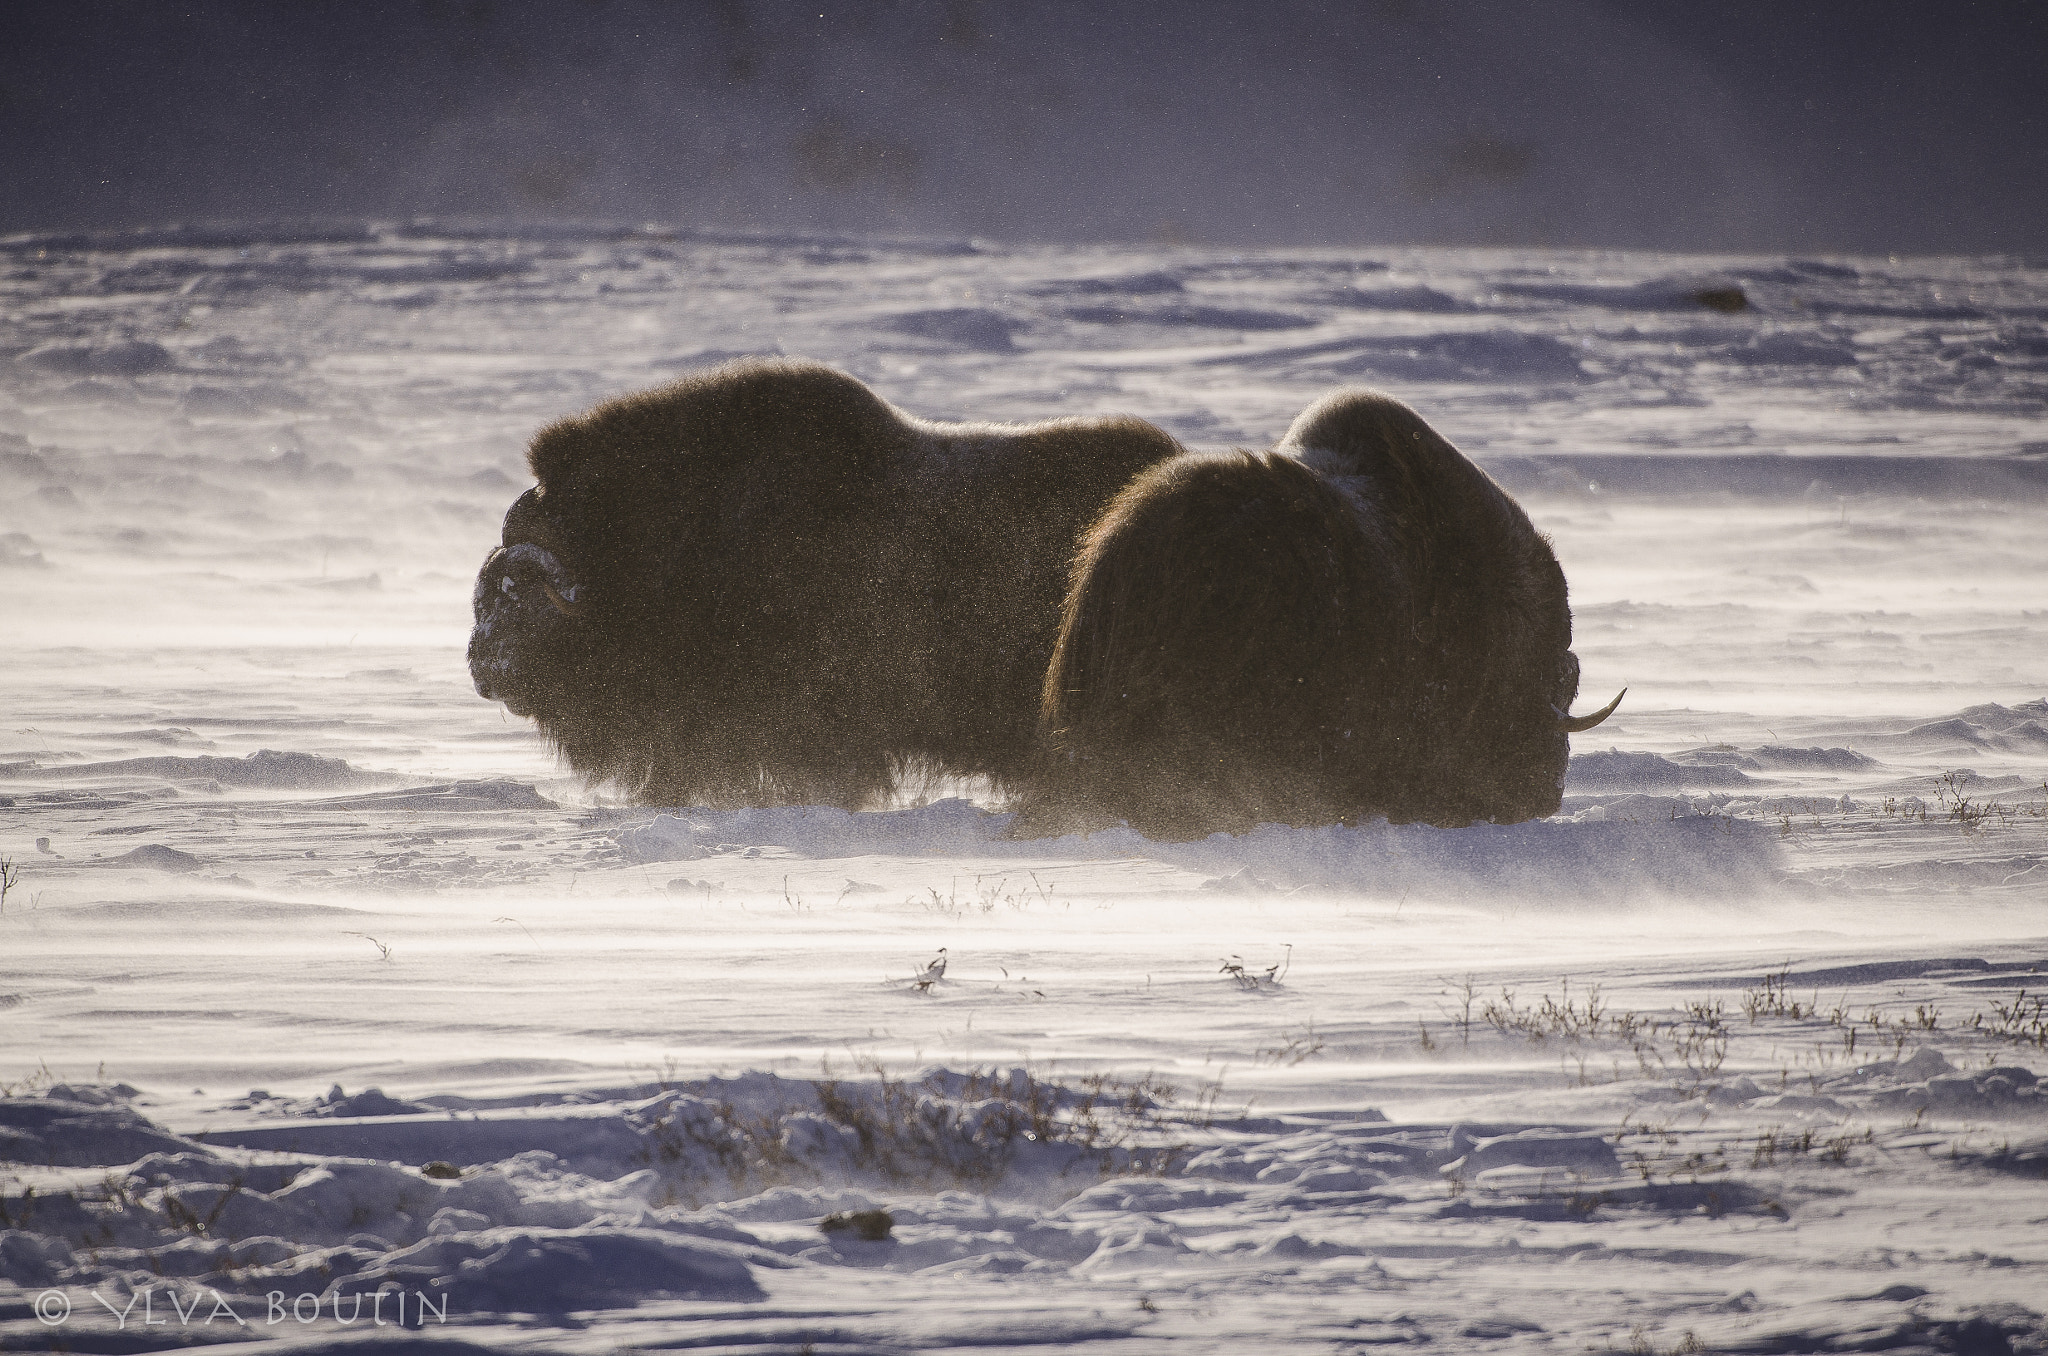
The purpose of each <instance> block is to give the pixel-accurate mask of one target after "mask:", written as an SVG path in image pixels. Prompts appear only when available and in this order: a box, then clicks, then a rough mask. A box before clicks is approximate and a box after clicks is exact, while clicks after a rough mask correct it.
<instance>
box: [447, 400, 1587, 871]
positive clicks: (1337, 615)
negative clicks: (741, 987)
mask: <svg viewBox="0 0 2048 1356" xmlns="http://www.w3.org/2000/svg"><path fill="white" fill-rule="evenodd" d="M530 461H531V465H532V467H533V472H534V476H535V478H536V479H537V480H538V481H539V484H538V485H537V486H536V487H535V488H534V489H533V490H530V491H528V492H527V494H526V495H524V496H522V497H521V499H520V500H519V501H518V502H517V503H515V504H514V505H513V507H512V510H511V512H510V513H508V514H507V515H506V519H505V531H504V538H503V542H504V544H503V546H502V547H500V548H499V549H498V550H496V551H494V552H493V553H492V555H491V557H490V559H489V560H488V561H486V562H485V565H484V569H483V571H482V573H481V574H480V575H479V576H478V581H477V593H476V630H475V633H474V634H473V635H472V637H471V641H470V668H471V672H472V674H473V675H474V676H475V679H476V683H477V690H478V691H479V692H481V693H483V695H485V696H486V697H493V698H497V699H500V700H503V701H504V702H505V704H506V705H507V706H508V707H510V708H511V709H512V710H513V711H514V712H516V713H518V714H520V715H527V716H531V717H533V718H534V719H535V720H537V721H538V722H539V723H540V725H541V726H542V728H543V729H545V730H546V731H547V733H548V734H549V736H550V737H551V738H552V739H554V741H555V742H556V743H557V745H558V746H559V747H560V748H561V750H562V751H563V753H565V754H566V755H567V757H568V759H569V761H570V763H571V764H572V765H573V766H574V767H575V768H576V769H577V770H578V771H579V772H581V773H583V774H585V775H586V776H588V777H590V778H592V779H593V780H598V779H604V778H616V779H617V780H618V781H619V782H620V783H621V784H622V785H623V786H624V787H626V788H627V789H628V790H629V791H631V792H632V793H633V794H635V795H636V796H637V798H638V799H640V800H642V801H643V802H648V803H654V804H671V805H673V804H706V805H714V806H734V805H757V804H773V803H782V802H793V803H806V804H827V805H839V806H844V807H846V808H849V809H855V808H859V807H861V806H863V805H868V804H872V803H873V802H874V801H875V800H876V798H877V797H879V796H881V795H882V794H883V793H885V792H886V791H887V790H888V789H889V788H890V787H891V786H892V784H893V783H894V781H895V779H896V778H897V777H898V775H899V774H900V773H901V771H902V769H903V768H904V767H905V766H906V765H908V764H911V763H923V764H926V765H930V766H936V767H937V768H939V769H942V770H944V771H946V772H950V773H954V774H959V775H969V776H972V775H979V776H985V777H988V778H991V779H993V780H994V781H995V782H997V783H998V784H999V785H1006V786H1008V787H1009V788H1010V789H1012V790H1014V791H1016V792H1019V793H1020V814H1019V817H1018V819H1017V821H1016V824H1015V826H1014V829H1013V832H1015V833H1017V834H1019V835H1025V834H1037V833H1050V832H1062V831H1067V830H1073V829H1090V828H1096V827H1101V826H1104V825H1108V824H1113V823H1115V822H1117V821H1119V820H1128V821H1129V822H1130V823H1131V824H1132V825H1133V826H1134V827H1135V828H1137V829H1139V830H1141V831H1142V832H1144V833H1147V834H1149V835H1152V836H1154V837H1167V838H1188V837H1197V836H1201V835H1204V834H1207V833H1211V832H1214V831H1217V830H1231V831H1236V830H1242V829H1247V828H1250V827H1252V826H1253V825H1255V824H1259V823H1264V822H1273V823H1282V824H1300V825H1312V824H1330V823H1340V822H1341V823H1355V822H1357V821H1358V820H1361V819H1365V818H1368V817H1372V816H1376V815H1384V816H1386V817H1387V818H1389V819H1392V820H1396V821H1412V820H1421V821H1426V822H1429V823H1435V824H1463V823H1469V822H1471V821H1473V820H1477V819H1496V820H1502V821H1512V820H1519V819H1526V818H1530V817H1532V816H1536V815H1543V814H1548V813H1551V812H1552V811H1554V810H1555V809H1556V808H1557V805H1558V800H1559V787H1560V785H1561V784H1562V781H1563V775H1564V767H1565V761H1566V745H1565V734H1564V732H1563V730H1562V729H1561V728H1560V725H1559V718H1558V714H1557V713H1558V712H1559V711H1562V710H1566V709H1569V707H1570V704H1571V700H1572V697H1573V695H1574V694H1575V693H1576V691H1577V687H1578V661H1577V660H1576V659H1575V658H1574V657H1573V656H1572V654H1571V651H1570V648H1569V647H1570V644H1571V616H1570V612H1569V610H1568V608H1567V607H1566V602H1565V584H1564V576H1563V575H1562V574H1561V573H1560V572H1559V570H1558V568H1557V562H1556V560H1555V559H1554V558H1553V557H1552V555H1551V552H1550V548H1549V545H1548V543H1546V542H1545V541H1544V540H1543V538H1542V537H1540V536H1538V535H1537V533H1536V532H1535V530H1534V529H1533V528H1532V527H1531V526H1530V524H1529V520H1528V519H1527V518H1526V517H1525V516H1524V515H1523V513H1522V511H1521V510H1520V509H1519V508H1517V507H1516V505H1515V504H1514V502H1513V501H1512V500H1511V499H1509V498H1508V496H1507V495H1506V494H1505V493H1504V492H1502V491H1501V489H1500V488H1499V487H1498V486H1496V485H1495V484H1494V483H1493V482H1492V481H1491V480H1490V479H1488V478H1487V477H1486V475H1485V474H1484V473H1483V472H1481V471H1480V470H1479V469H1478V468H1477V467H1475V466H1473V465H1472V463H1471V462H1469V461H1467V460H1466V459H1465V458H1464V457H1463V456H1462V455H1460V454H1459V452H1458V451H1457V449H1456V448H1454V447H1452V446H1451V445H1450V444H1449V443H1447V442H1445V441H1444V440H1443V439H1442V438H1441V437H1439V436H1438V435H1437V434H1436V433H1435V432H1434V431H1433V430H1432V429H1430V427H1429V426H1428V425H1427V424H1425V423H1424V422H1423V421H1422V420H1421V418H1420V417H1418V416H1417V415H1416V414H1415V412H1414V411H1413V410H1410V409H1409V408H1408V407H1407V406H1405V405H1403V404H1401V403H1400V402H1398V401H1396V400H1392V399H1390V398H1388V397H1386V396H1382V395H1378V394H1375V393H1373V392H1368V391H1343V392H1339V393H1337V394H1336V395H1333V396H1330V397H1329V398H1327V399H1325V400H1323V401H1320V402H1318V403H1317V404H1316V405H1314V406H1312V407H1311V408H1310V409H1309V410H1308V411H1307V412H1305V413H1304V414H1303V415H1302V416H1301V417H1300V418H1299V419H1297V420H1296V421H1295V423H1294V426H1293V427H1292V428H1291V429H1290V430H1289V431H1288V433H1287V436H1286V437H1285V438H1283V439H1282V440H1281V442H1280V444H1279V445H1278V446H1277V447H1275V448H1274V449H1273V450H1271V451H1268V452H1257V453H1253V452H1234V453H1230V454H1227V455H1221V456H1195V455H1189V454H1186V453H1184V452H1183V451H1182V450H1181V449H1180V448H1179V447H1178V446H1177V445H1176V444H1175V443H1174V442H1173V440H1172V439H1171V438H1169V437H1167V435H1166V434H1164V433H1162V432H1160V431H1159V430H1158V429H1156V428H1153V427H1152V426H1151V425H1149V424H1145V423H1142V422H1140V421H1138V420H1134V419H1108V420H1084V419H1068V420H1059V421H1056V422H1053V423H1047V424H1038V425H1020V426H1003V425H980V424H935V423H928V422H925V421H922V420H917V419H913V418H910V417H909V416H906V415H904V414H902V413H901V412H899V411H897V410H896V409H894V408H892V407H891V406H889V405H888V404H886V403H885V402H883V401H882V400H881V399H880V398H879V397H877V396H876V395H875V394H874V393H873V392H871V391H869V390H868V389H867V388H866V387H865V386H863V385H861V384H860V383H859V382H857V381H855V380H854V379H853V378H851V377H848V376H845V375H843V374H841V373H838V372H834V371H831V370H830V369H827V368H823V367H818V366H814V365H809V364H801V363H785V362H741V363H734V364H730V365H728V366H725V367H722V368H719V369H716V370H714V371H711V372H707V373H703V374H700V375H698V376H694V377H690V378H687V379H685V380H683V381H680V382H677V383H676V384H674V385H672V386H669V387H666V388H663V389H661V390H657V391H652V392H648V393H646V394H644V395H637V396H632V397H628V398H626V399H622V400H615V401H612V402H610V403H609V404H605V405H601V406H599V407H598V408H597V409H595V410H593V411H591V412H590V413H589V414H586V415H583V416H581V417H578V418H574V419H565V420H563V421H561V422H559V423H556V424H552V425H550V426H549V427H547V428H545V429H543V430H541V432H540V433H539V434H538V435H537V436H536V437H535V438H534V440H533V446H532V449H531V454H530ZM1077 550H1078V554H1075V552H1076V551H1077ZM1070 555H1071V556H1072V557H1073V559H1072V563H1071V570H1069V556H1070ZM551 599H552V601H551ZM1063 600H1064V606H1062V601H1063Z"/></svg>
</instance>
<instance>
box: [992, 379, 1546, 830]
mask: <svg viewBox="0 0 2048 1356" xmlns="http://www.w3.org/2000/svg"><path fill="white" fill-rule="evenodd" d="M1570 644H1571V615H1570V611H1569V609H1568V608H1567V606H1566V601H1565V584H1564V576H1563V574H1562V573H1561V572H1560V571H1559V569H1558V567H1557V562H1556V559H1555V558H1554V557H1553V556H1552V554H1551V551H1550V547H1549V544H1548V543H1547V542H1545V541H1544V539H1543V538H1542V537H1541V536H1539V535H1538V534H1537V533H1536V531H1535V529H1534V528H1533V527H1531V526H1530V524H1529V520H1528V518H1527V517H1526V516H1525V515H1524V514H1523V513H1522V511H1521V509H1520V508H1518V507H1517V506H1516V505H1515V503H1514V501H1513V500H1511V499H1510V498H1509V497H1508V496H1507V494H1506V493H1505V492H1503V491H1502V490H1501V489H1500V488H1499V487H1498V486H1497V485H1495V484H1494V483H1493V481H1492V480H1490V479H1489V478H1488V477H1487V476H1486V474H1485V473H1484V472H1482V471H1480V470H1479V469H1478V468H1477V467H1476V466H1474V465H1473V464H1472V463H1471V462H1469V461H1467V460H1466V459H1465V457H1464V456H1463V455H1461V454H1460V453H1459V452H1458V450H1457V449H1456V448H1454V447H1452V446H1451V445H1450V444H1449V443H1448V442H1446V441H1445V440H1444V439H1443V438H1441V437H1440V436H1438V435H1437V433H1436V432H1435V431H1434V430H1432V429H1431V428H1430V427H1429V425H1427V424H1426V423H1424V422H1423V421H1422V419H1421V418H1420V417H1419V416H1418V415H1416V414H1415V412H1414V411H1413V410H1411V409H1409V408H1408V407H1407V406H1406V405H1403V404H1401V403H1400V402H1399V401H1396V400H1393V399H1391V398H1389V397H1387V396H1383V395H1379V394H1377V393H1374V392H1368V391H1343V392H1339V393H1337V394H1335V395H1333V396H1330V397H1328V398H1326V399H1324V400H1322V401H1320V402H1318V403H1317V404H1316V405H1314V406H1312V407H1310V409H1309V410H1308V411H1306V412H1305V413H1304V414H1303V415H1302V416H1301V417H1300V418H1299V419H1297V420H1296V421H1295V423H1294V425H1293V427H1292V428H1291V429H1289V430H1288V433H1287V436H1286V437H1285V438H1284V439H1282V440H1281V443H1280V445H1279V446H1278V447H1277V448H1275V449H1274V450H1273V451H1271V452H1264V453H1245V452H1239V453H1232V454H1229V455H1227V456H1208V457H1194V456H1189V457H1182V458H1179V459H1177V460H1175V461H1172V462H1169V463H1166V464H1163V465H1159V466H1155V467H1153V468H1152V469H1151V470H1150V471H1148V472H1146V473H1145V474H1144V475H1142V476H1140V477H1139V478H1138V479H1137V480H1136V481H1134V482H1133V483H1132V484H1131V485H1130V486H1129V487H1128V488H1127V489H1125V490H1124V491H1123V492H1122V493H1121V494H1119V495H1118V496H1117V498H1116V500H1115V501H1114V502H1113V503H1112V504H1111V505H1110V506H1109V508H1108V511H1107V512H1106V513H1104V515H1103V516H1102V518H1101V519H1100V520H1099V521H1098V522H1097V523H1096V524H1095V525H1094V527H1093V528H1092V529H1090V531H1089V533H1088V535H1087V537H1086V539H1085V540H1084V541H1083V544H1082V550H1081V553H1080V555H1079V557H1078V558H1077V560H1076V561H1075V564H1074V570H1073V583H1072V588H1071V591H1070V593H1069V595H1068V597H1067V602H1066V608H1065V612H1064V616H1063V618H1062V624H1061V629H1060V638H1059V645H1058V649H1057V650H1056V651H1055V653H1054V657H1053V662H1052V665H1051V668H1050V670H1049V671H1048V673H1047V676H1046V682H1045V691H1044V697H1043V708H1044V715H1043V721H1044V726H1045V730H1046V736H1047V747H1046V749H1045V751H1044V753H1043V756H1042V761H1041V763H1040V765H1039V769H1038V772H1037V775H1036V776H1035V777H1034V778H1033V780H1032V782H1031V784H1030V786H1029V789H1028V794H1027V796H1026V798H1025V802H1024V805H1023V807H1022V813H1021V815H1020V818H1019V822H1018V828H1019V830H1020V831H1022V832H1027V833H1044V832H1056V831H1062V830H1071V829H1086V828H1094V827H1099V826H1101V825H1104V824H1109V823H1114V822H1115V821H1117V820H1119V819H1124V820H1128V821H1129V822H1130V824H1131V825H1132V827H1134V828H1136V829H1138V830H1140V831H1141V832H1144V833H1146V834H1148V835H1150V836H1153V837H1165V838H1189V837H1198V836H1201V835H1204V834H1207V833H1210V832H1214V831H1217V830H1228V831H1240V830H1243V829H1247V828H1250V827H1252V826H1253V825H1255V824H1259V823H1262V822H1274V823H1282V824H1304V825H1306V824H1329V823H1340V822H1341V823H1354V822H1357V821H1358V820H1360V819H1364V818H1368V817H1373V816H1380V815H1384V816H1386V817H1387V818H1388V819H1391V820H1393V821H1395V822H1409V821H1418V820H1419V821H1424V822H1428V823H1434V824H1466V823H1470V822H1472V821H1474V820H1479V819H1496V820H1501V821H1504V822H1506V821H1515V820H1521V819H1527V818H1531V817H1534V816H1538V815H1545V814H1550V813H1552V812H1553V811H1555V810H1556V808H1557V806H1558V802H1559V798H1560V787H1561V786H1562V784H1563V779H1564V769H1565V762H1566V755H1567V749H1566V737H1565V734H1564V732H1563V731H1562V730H1561V729H1560V728H1559V723H1558V716H1557V712H1558V711H1563V710H1567V709H1569V707H1570V704H1571V700H1572V697H1573V696H1574V694H1575V693H1576V692H1577V688H1578V661H1577V659H1576V658H1575V657H1574V656H1573V655H1572V654H1571V652H1570V649H1569V647H1570ZM1553 708H1555V710H1554V709H1553Z"/></svg>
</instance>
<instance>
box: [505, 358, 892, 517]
mask: <svg viewBox="0 0 2048 1356" xmlns="http://www.w3.org/2000/svg"><path fill="white" fill-rule="evenodd" d="M915 437H916V433H915V431H914V430H913V429H912V427H911V425H910V422H909V421H908V420H907V419H905V418H904V416H902V415H901V414H899V413H898V412H897V411H896V410H895V409H894V408H893V407H892V406H890V405H889V403H888V402H887V401H885V400H883V399H882V398H881V397H880V396H878V395H876V394H875V393H874V392H873V391H870V390H869V389H868V388H867V387H866V386H864V385H862V384H861V383H860V382H859V381H857V380H855V379H854V378H852V377H850V376H847V375H846V374H845V373H844V372H838V371H834V370H833V369H832V368H829V367H825V366H823V365H821V364H818V363H807V362H791V361H786V360H778V359H760V358H741V359H736V360H734V361H732V362H728V363H724V364H721V365H720V366H718V367H714V368H711V369H710V370H708V371H705V372H699V373H693V374H691V375H689V376H686V377H683V378H682V379H680V380H678V381H674V382H671V383H670V384H668V385H667V386H660V387H656V388H655V389H654V390H651V391H643V392H640V393H638V394H635V395H628V396H620V397H619V398H617V399H615V400H608V401H606V402H605V403H603V404H602V405H599V406H597V407H596V408H595V409H592V410H590V411H588V412H587V413H584V414H580V415H573V416H570V417H569V418H566V419H558V420H556V421H555V422H554V423H552V424H549V425H548V426H547V427H545V428H543V429H541V430H540V432H538V433H536V434H535V435H534V437H533V441H532V443H531V444H530V445H529V447H528V450H527V465H528V466H529V467H530V468H531V469H532V471H533V476H534V479H535V480H537V481H539V482H540V483H541V485H542V486H544V487H551V486H553V485H554V484H556V483H557V482H559V481H562V480H565V479H568V478H572V477H576V476H605V477H618V476H621V475H624V476H627V477H631V478H634V479H636V480H641V481H643V482H644V481H647V480H658V479H661V478H664V477H665V476H667V475H674V474H677V473H687V474H689V475H692V476H701V475H703V474H705V473H707V472H708V473H713V474H716V473H718V472H722V471H726V470H730V469H733V468H735V467H737V466H740V465H743V464H746V463H750V462H757V461H763V460H766V461H769V462H782V463H787V464H788V469H789V470H791V471H792V472H795V473H804V472H809V471H811V470H813V469H816V468H820V467H826V468H833V467H836V468H837V469H838V470H839V471H840V472H841V473H842V474H844V475H849V476H859V475H862V474H872V473H873V472H875V471H876V470H878V469H879V468H880V466H881V464H882V463H883V462H885V461H886V460H887V459H888V458H889V456H890V455H891V454H892V453H895V452H897V451H899V450H900V449H901V448H903V447H904V446H905V445H907V444H908V443H909V442H910V441H912V440H913V439H914V438H915ZM686 467H687V471H686V472H685V468H686Z"/></svg>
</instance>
